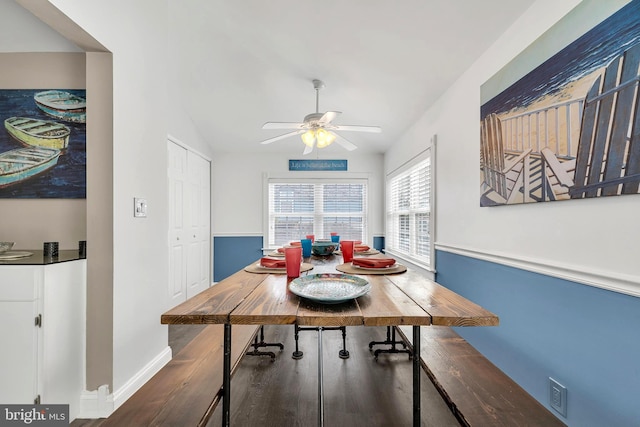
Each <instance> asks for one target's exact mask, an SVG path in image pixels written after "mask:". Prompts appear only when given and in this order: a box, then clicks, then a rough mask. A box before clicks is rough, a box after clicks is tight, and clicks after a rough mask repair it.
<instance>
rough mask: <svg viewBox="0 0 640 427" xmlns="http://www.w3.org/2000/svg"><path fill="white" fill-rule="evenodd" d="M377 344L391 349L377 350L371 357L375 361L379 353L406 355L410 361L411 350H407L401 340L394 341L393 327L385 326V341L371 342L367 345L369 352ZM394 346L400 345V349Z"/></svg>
mask: <svg viewBox="0 0 640 427" xmlns="http://www.w3.org/2000/svg"><path fill="white" fill-rule="evenodd" d="M378 344H384V345H390V346H391V348H386V349H377V350H376V351H375V352H374V353H373V356H374V358H375V359H376V360H378V355H379V354H380V353H407V354H408V355H409V359H411V357H412V354H411V350H409V349H408V348H407V343H405V342H404V341H403V340H400V341H398V340H397V339H396V328H395V326H387V339H386V340H385V341H371V342H370V343H369V351H371V350H373V346H374V345H378ZM396 344H402V348H401V349H400V348H396Z"/></svg>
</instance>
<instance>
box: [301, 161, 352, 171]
mask: <svg viewBox="0 0 640 427" xmlns="http://www.w3.org/2000/svg"><path fill="white" fill-rule="evenodd" d="M289 170H290V171H346V170H347V161H346V160H320V159H315V160H289Z"/></svg>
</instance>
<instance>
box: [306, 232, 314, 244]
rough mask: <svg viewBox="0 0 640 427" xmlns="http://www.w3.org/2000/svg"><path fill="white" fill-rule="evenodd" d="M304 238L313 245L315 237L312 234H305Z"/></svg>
mask: <svg viewBox="0 0 640 427" xmlns="http://www.w3.org/2000/svg"><path fill="white" fill-rule="evenodd" d="M306 238H307V239H309V240H311V243H313V242H314V241H315V236H314V235H313V234H307V235H306Z"/></svg>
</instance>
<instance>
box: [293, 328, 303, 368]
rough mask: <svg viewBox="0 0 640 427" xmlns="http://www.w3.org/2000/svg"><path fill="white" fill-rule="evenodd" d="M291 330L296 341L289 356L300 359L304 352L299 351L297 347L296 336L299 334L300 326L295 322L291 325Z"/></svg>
mask: <svg viewBox="0 0 640 427" xmlns="http://www.w3.org/2000/svg"><path fill="white" fill-rule="evenodd" d="M293 331H294V338H295V341H296V349H295V351H294V352H293V353H292V354H291V358H292V359H295V360H300V359H302V356H304V353H303V352H301V351H300V349H298V338H299V334H300V326H298V324H297V323H296V324H294V325H293Z"/></svg>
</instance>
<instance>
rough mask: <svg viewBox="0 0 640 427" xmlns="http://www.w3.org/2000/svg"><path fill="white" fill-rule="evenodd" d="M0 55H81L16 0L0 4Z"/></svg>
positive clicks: (5, 0)
mask: <svg viewBox="0 0 640 427" xmlns="http://www.w3.org/2000/svg"><path fill="white" fill-rule="evenodd" d="M0 52H82V49H80V48H79V47H78V46H76V45H75V44H73V43H71V42H70V41H69V40H67V39H66V38H64V37H62V36H61V35H60V34H58V33H57V32H56V31H54V30H52V29H51V28H50V27H49V26H47V25H45V24H43V23H42V21H40V20H39V19H38V18H36V17H35V16H33V15H32V14H31V13H30V12H28V11H27V10H25V9H24V8H23V7H22V6H20V5H19V4H17V3H16V2H15V0H2V1H0Z"/></svg>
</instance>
